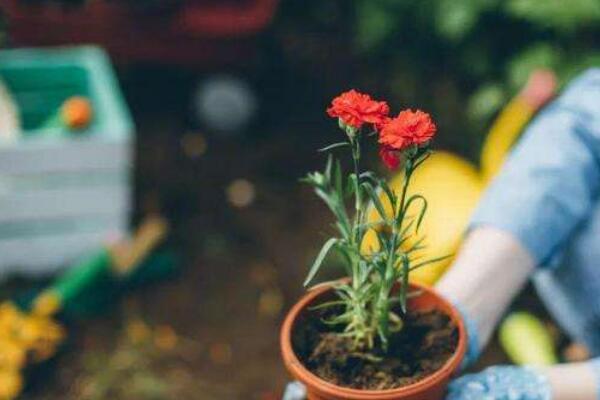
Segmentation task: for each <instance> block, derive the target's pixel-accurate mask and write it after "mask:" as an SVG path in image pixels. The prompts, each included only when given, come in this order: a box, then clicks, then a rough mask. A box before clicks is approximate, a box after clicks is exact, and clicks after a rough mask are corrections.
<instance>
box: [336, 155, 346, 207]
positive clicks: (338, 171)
mask: <svg viewBox="0 0 600 400" xmlns="http://www.w3.org/2000/svg"><path fill="white" fill-rule="evenodd" d="M334 174H335V190H336V191H337V192H338V195H339V196H340V198H343V197H344V186H343V184H342V166H341V164H340V160H336V163H335V172H334Z"/></svg>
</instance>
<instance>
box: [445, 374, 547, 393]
mask: <svg viewBox="0 0 600 400" xmlns="http://www.w3.org/2000/svg"><path fill="white" fill-rule="evenodd" d="M550 394H551V390H550V384H549V382H548V379H547V377H546V376H545V375H543V374H542V373H540V372H538V371H536V370H535V369H533V368H530V367H514V366H495V367H489V368H487V369H485V370H483V371H482V372H479V373H476V374H468V375H465V376H462V377H460V378H458V379H456V380H455V381H454V382H452V383H451V384H450V386H449V391H448V396H447V397H446V400H484V399H485V400H550V398H551V395H550Z"/></svg>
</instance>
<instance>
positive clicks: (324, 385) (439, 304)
mask: <svg viewBox="0 0 600 400" xmlns="http://www.w3.org/2000/svg"><path fill="white" fill-rule="evenodd" d="M411 288H412V289H414V290H420V291H422V294H421V295H419V296H416V297H414V298H412V299H410V300H409V305H408V306H409V308H411V309H412V310H423V311H426V310H433V309H437V310H440V311H442V312H443V313H445V314H447V315H448V316H449V317H450V318H451V320H452V321H453V322H454V323H455V324H456V326H457V327H458V345H457V347H456V351H455V352H454V354H453V355H452V357H450V359H448V361H447V362H446V363H445V364H444V366H443V367H442V368H440V369H439V370H438V371H436V372H434V373H433V374H431V375H429V376H427V377H426V378H424V379H422V380H420V381H418V382H416V383H414V384H411V385H408V386H403V387H401V388H397V389H390V390H358V389H351V388H346V387H341V386H336V385H334V384H331V383H329V382H327V381H325V380H323V379H321V378H319V377H318V376H316V375H314V374H313V373H312V372H310V371H309V370H308V369H307V368H306V367H304V365H302V363H301V362H300V360H299V359H298V357H297V356H296V354H295V353H294V349H293V347H292V331H293V330H294V328H295V324H296V322H297V321H298V318H299V316H300V315H301V314H302V312H303V311H304V310H305V309H306V308H307V307H309V306H310V305H311V304H313V303H315V302H316V301H317V300H318V298H319V297H321V296H324V295H327V294H328V292H330V291H331V290H332V289H331V288H330V287H323V288H318V289H315V290H312V291H310V292H308V293H307V294H306V295H305V296H304V297H302V298H301V299H300V301H299V302H298V303H296V304H295V305H294V307H292V309H291V310H290V312H289V313H288V314H287V316H286V318H285V321H284V322H283V327H282V329H281V336H280V342H281V343H280V344H281V352H282V355H283V361H284V364H285V366H286V368H287V370H288V371H289V372H290V373H291V374H292V376H293V377H294V378H295V379H297V380H298V381H300V382H302V383H303V384H304V385H305V386H306V388H307V391H308V399H309V400H400V399H401V400H442V399H443V398H444V396H445V393H446V386H447V385H448V382H449V380H450V378H451V377H452V376H453V374H455V373H456V372H457V371H458V369H459V367H460V364H461V362H462V359H463V357H464V354H465V351H466V347H467V335H466V331H465V326H464V323H463V320H462V318H461V316H460V314H459V312H458V310H457V309H456V308H455V307H454V306H453V305H452V304H450V303H449V302H448V301H447V300H445V299H444V298H442V297H441V296H440V295H438V294H437V293H435V292H434V291H433V290H432V289H430V288H427V287H424V286H421V285H416V284H411Z"/></svg>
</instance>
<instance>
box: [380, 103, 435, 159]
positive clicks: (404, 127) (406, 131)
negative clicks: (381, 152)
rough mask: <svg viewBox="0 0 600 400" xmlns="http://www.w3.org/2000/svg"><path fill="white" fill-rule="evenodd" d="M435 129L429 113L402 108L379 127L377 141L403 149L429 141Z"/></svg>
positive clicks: (395, 148) (396, 148) (392, 147)
mask: <svg viewBox="0 0 600 400" xmlns="http://www.w3.org/2000/svg"><path fill="white" fill-rule="evenodd" d="M436 131H437V127H436V126H435V123H434V122H433V121H432V119H431V116H430V115H429V114H427V113H425V112H423V111H421V110H417V111H412V110H404V111H401V112H400V114H398V116H397V117H396V118H392V119H390V120H389V121H388V123H387V124H385V126H383V127H382V128H381V131H380V133H379V143H381V144H382V145H384V146H387V147H389V148H391V149H394V150H404V149H406V148H407V147H410V146H412V145H417V146H420V145H423V144H425V143H427V142H429V141H430V140H431V138H433V136H434V135H435V132H436Z"/></svg>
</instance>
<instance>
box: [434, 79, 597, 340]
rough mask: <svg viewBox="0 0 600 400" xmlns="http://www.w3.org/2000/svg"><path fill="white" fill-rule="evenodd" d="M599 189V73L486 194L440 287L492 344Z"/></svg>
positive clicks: (555, 111) (567, 99) (552, 110)
mask: <svg viewBox="0 0 600 400" xmlns="http://www.w3.org/2000/svg"><path fill="white" fill-rule="evenodd" d="M599 188H600V69H594V70H590V71H588V72H586V73H585V74H584V75H582V76H581V77H580V78H578V79H577V80H575V81H574V82H573V83H572V84H571V85H570V86H569V87H568V89H567V90H566V91H565V93H564V94H563V95H561V96H560V97H559V98H558V99H557V100H556V101H554V102H553V103H552V104H551V105H550V106H549V107H548V108H547V109H546V110H544V111H543V112H542V113H541V114H540V115H539V116H538V117H537V118H536V119H535V121H534V122H533V123H532V124H531V126H530V127H529V128H528V129H527V131H526V133H525V135H524V137H523V139H522V140H521V141H520V143H519V144H518V145H517V147H516V149H515V150H514V151H513V153H512V154H511V156H510V157H509V159H508V160H507V162H506V164H505V167H504V168H503V170H502V171H501V173H500V175H499V176H498V177H497V178H496V179H495V181H494V182H493V184H492V185H491V187H490V188H489V190H488V191H487V192H486V194H485V195H484V197H483V199H482V201H481V203H480V206H479V209H478V210H477V211H476V213H475V215H474V217H473V220H472V223H471V230H470V233H469V235H468V237H467V239H466V241H465V243H464V245H463V248H462V250H461V253H460V254H459V257H458V258H457V261H456V263H455V265H454V266H453V267H452V268H451V269H450V271H449V272H448V273H447V275H446V276H444V278H443V279H442V281H441V282H440V284H439V285H438V289H439V290H440V291H441V292H442V293H443V294H446V295H447V296H448V297H449V298H451V299H455V301H457V302H458V303H459V305H461V306H462V307H463V308H464V309H465V310H464V311H465V312H466V314H467V315H470V316H471V318H472V320H473V321H474V322H475V325H476V326H477V328H478V329H477V330H478V332H479V334H478V338H479V343H480V345H483V344H485V343H486V342H487V340H488V338H489V336H490V334H491V332H492V330H493V328H494V326H495V325H496V323H497V322H498V320H499V319H500V317H501V315H502V313H503V312H504V310H505V308H506V306H507V305H508V304H509V303H510V301H511V300H512V298H513V297H514V295H515V294H516V293H517V292H518V291H519V289H520V288H521V286H522V285H523V284H524V283H525V282H526V280H527V279H528V277H529V276H530V274H531V273H532V272H533V270H534V268H535V267H536V266H539V265H545V264H547V263H549V261H550V260H551V258H552V257H553V256H554V255H556V254H557V253H558V252H559V251H560V250H561V247H562V245H563V244H564V243H565V241H566V240H567V238H568V237H569V236H570V235H571V233H572V232H573V230H574V229H575V228H576V226H577V225H578V224H579V223H580V222H581V221H582V220H583V219H584V218H585V217H586V216H587V215H588V214H589V213H590V209H591V208H592V206H593V204H594V203H595V201H596V198H597V194H598V190H599Z"/></svg>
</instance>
